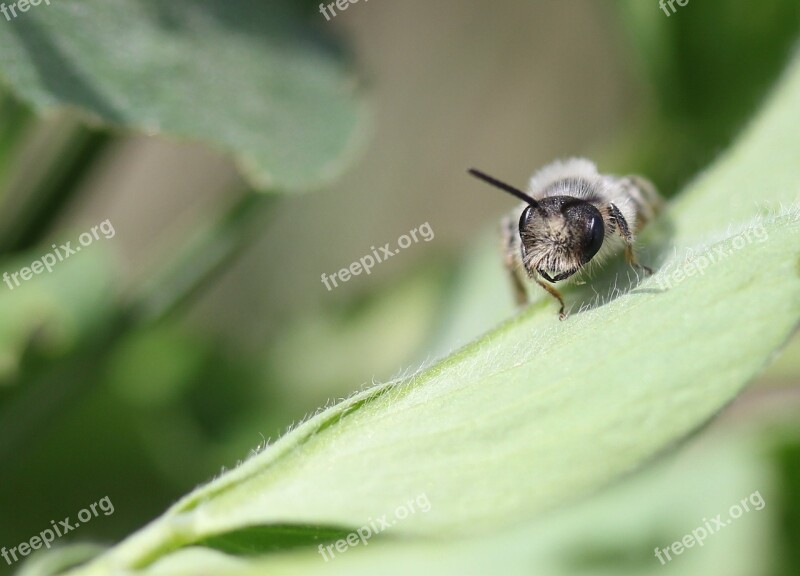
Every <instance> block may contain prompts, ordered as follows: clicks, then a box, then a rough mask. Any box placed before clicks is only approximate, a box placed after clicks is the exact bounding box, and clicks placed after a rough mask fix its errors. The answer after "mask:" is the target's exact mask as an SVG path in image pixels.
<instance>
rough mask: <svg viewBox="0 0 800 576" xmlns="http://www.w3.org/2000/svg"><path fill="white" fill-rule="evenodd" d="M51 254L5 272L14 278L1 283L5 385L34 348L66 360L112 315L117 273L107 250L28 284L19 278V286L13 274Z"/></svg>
mask: <svg viewBox="0 0 800 576" xmlns="http://www.w3.org/2000/svg"><path fill="white" fill-rule="evenodd" d="M73 243H74V242H73ZM50 251H51V249H50V248H49V247H39V248H37V249H34V250H31V251H30V252H27V253H25V254H21V255H18V256H15V257H14V258H13V259H6V260H4V261H3V264H2V267H1V268H0V274H1V273H3V272H7V273H8V274H9V276H8V281H7V282H5V281H3V282H0V382H4V381H7V380H8V379H9V378H11V377H13V376H14V375H15V374H16V372H17V369H18V367H19V363H20V359H21V357H22V355H23V353H24V352H25V351H26V350H27V349H28V347H29V346H31V345H33V346H34V347H35V349H36V351H37V352H38V353H40V354H42V355H45V356H55V355H57V354H61V353H63V352H64V351H65V350H67V349H69V348H70V347H71V346H73V345H75V344H76V343H77V341H78V340H79V339H80V338H81V337H82V336H84V335H86V334H87V333H89V332H90V331H91V330H92V329H93V328H95V327H96V326H97V325H98V323H100V322H102V321H104V320H105V319H106V317H107V315H108V314H109V313H110V312H111V309H112V306H113V304H114V297H115V295H114V292H113V290H112V272H113V268H112V266H111V264H110V261H109V260H110V258H109V254H108V253H107V252H106V250H104V248H103V247H102V245H97V246H92V248H91V249H87V250H84V251H83V252H82V253H80V254H76V255H73V256H72V257H70V261H69V264H68V265H67V264H64V263H56V264H55V265H54V266H53V268H52V270H53V271H52V272H50V273H48V272H47V270H46V269H45V270H43V272H42V273H41V274H40V275H35V276H33V277H32V278H31V279H30V280H28V281H23V280H22V278H21V277H20V276H17V278H19V279H20V285H19V286H16V284H15V282H14V279H13V274H15V273H18V272H19V270H21V269H22V268H23V267H28V268H29V267H30V266H31V263H32V262H34V261H37V260H39V259H40V258H42V256H44V255H45V254H47V253H48V252H50ZM54 258H55V257H54ZM9 283H11V286H12V287H13V289H12V288H9Z"/></svg>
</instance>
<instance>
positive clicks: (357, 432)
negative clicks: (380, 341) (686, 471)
mask: <svg viewBox="0 0 800 576" xmlns="http://www.w3.org/2000/svg"><path fill="white" fill-rule="evenodd" d="M798 98H800V60H798V61H797V63H796V65H795V66H794V67H793V69H792V71H791V74H789V75H788V76H787V78H785V80H784V82H783V84H782V85H781V86H780V89H779V90H778V91H777V93H776V94H775V96H774V98H773V99H772V101H771V102H770V105H769V106H768V108H767V110H766V112H765V113H764V114H763V115H762V116H761V118H760V119H759V120H758V121H757V122H756V123H755V124H753V125H752V126H751V128H750V129H749V130H748V132H747V133H746V134H745V135H744V136H743V138H742V140H741V142H740V143H739V144H738V145H737V146H736V147H734V148H733V149H732V150H731V151H730V152H729V153H728V154H727V155H726V156H725V157H724V158H722V159H721V160H720V161H719V162H718V163H717V164H716V165H715V166H714V167H712V168H711V169H709V171H707V172H706V173H705V174H703V175H702V177H700V178H699V179H698V180H697V181H696V183H695V184H694V185H692V186H691V187H690V188H689V189H688V190H687V191H686V192H685V193H684V195H683V196H682V197H681V198H680V199H679V200H678V201H677V202H676V203H675V204H674V205H673V206H671V207H670V209H669V213H668V214H667V215H666V216H665V220H667V221H670V220H671V221H673V223H674V230H675V236H674V238H673V242H674V245H673V246H671V247H667V248H665V249H663V251H662V257H664V256H665V255H666V257H667V258H666V261H664V262H663V265H662V266H661V268H660V269H659V271H658V273H657V274H656V275H655V276H654V277H651V278H649V279H647V280H645V281H644V282H642V283H641V284H640V285H639V287H638V288H637V289H635V290H633V291H631V292H628V293H626V294H622V295H618V296H617V297H616V298H613V299H611V300H610V301H609V302H607V303H604V304H602V305H600V304H599V303H597V302H595V303H593V302H592V301H591V300H589V301H586V302H585V303H584V307H582V309H583V308H585V310H584V311H582V312H581V313H578V314H574V315H573V316H572V317H571V318H569V319H568V320H567V321H565V322H559V321H558V319H557V316H556V313H555V306H554V305H553V303H552V302H551V301H549V300H543V301H540V303H543V305H536V304H535V305H532V306H530V307H529V308H528V309H527V310H526V311H525V312H524V313H522V314H520V315H518V316H517V317H515V318H513V319H511V320H510V321H508V322H507V323H506V324H504V325H502V326H500V327H499V328H497V329H495V330H493V331H492V332H490V333H488V334H487V335H485V336H484V337H482V338H481V339H479V340H478V341H476V342H474V343H472V344H470V345H468V346H466V347H465V348H462V349H461V350H459V351H458V352H456V353H454V354H453V355H451V356H450V357H448V358H446V359H445V360H443V361H442V362H440V363H438V364H437V365H435V366H433V367H432V368H430V369H427V370H424V371H422V372H420V373H418V374H415V375H413V376H411V377H409V378H406V379H403V380H401V381H397V382H391V383H388V384H383V385H379V386H376V387H374V388H373V389H371V390H368V391H366V392H364V393H361V394H357V395H355V396H353V397H352V398H350V399H349V400H347V401H345V402H342V403H341V404H339V405H337V406H335V407H333V408H331V409H328V410H326V411H324V412H322V413H320V414H318V415H317V416H315V417H313V418H311V419H310V420H308V421H307V422H305V423H304V424H302V425H300V426H299V427H297V428H296V429H295V430H293V431H292V432H290V433H289V434H287V435H286V436H285V437H283V438H282V439H281V440H279V441H278V442H277V443H276V444H275V445H273V446H272V447H270V448H268V449H267V450H265V451H264V452H262V453H261V454H259V455H257V456H256V457H254V458H252V459H250V460H248V461H247V462H245V463H244V464H243V465H241V466H240V467H238V468H237V469H236V470H233V471H231V472H230V473H228V474H225V475H224V476H222V477H221V478H219V479H217V480H216V481H214V482H211V483H210V484H208V485H207V486H204V487H202V488H200V489H198V490H196V491H195V492H193V493H192V494H190V495H188V496H187V497H185V498H184V499H183V500H181V501H180V502H178V503H177V504H176V505H175V506H173V507H172V508H171V509H170V510H169V511H167V513H166V514H164V516H162V517H161V518H159V519H158V520H156V521H154V522H153V523H152V524H150V525H149V526H147V527H145V528H144V529H143V530H142V531H140V532H138V533H136V534H134V535H133V536H131V537H130V538H129V539H127V540H125V541H124V542H122V543H120V544H119V545H117V546H116V547H115V548H113V549H111V550H110V551H109V552H108V553H107V554H105V555H103V556H101V557H100V558H98V559H97V560H95V561H93V562H91V563H89V564H88V565H87V566H85V567H84V568H83V569H79V570H78V571H76V572H75V573H76V574H107V573H111V572H113V571H116V570H124V569H129V568H142V567H145V566H148V565H150V564H152V563H153V562H155V561H157V560H159V559H162V558H165V557H167V556H169V554H170V553H172V552H174V551H175V550H176V549H180V548H183V547H186V546H189V545H191V544H193V543H199V542H202V541H204V540H207V539H209V538H211V537H222V536H225V539H226V545H227V546H228V549H229V548H230V545H231V538H232V535H234V534H235V533H237V532H241V533H247V534H248V535H250V534H251V533H250V532H248V531H249V530H250V529H251V528H253V527H257V526H271V525H272V526H275V525H286V524H287V523H291V524H294V525H295V526H297V527H298V528H299V527H317V528H323V527H337V528H338V527H350V528H351V529H356V528H357V527H359V526H363V525H365V524H367V523H368V522H369V521H370V519H371V518H377V517H380V516H381V515H383V514H389V513H391V511H392V510H396V509H397V507H399V506H403V505H404V504H405V503H406V502H408V501H409V499H414V498H415V497H418V496H419V495H421V494H424V495H425V496H426V499H427V500H429V502H430V510H429V511H428V512H426V513H424V514H414V515H412V516H409V517H408V518H406V519H405V520H404V521H403V522H398V523H397V525H396V526H393V528H392V530H391V534H392V535H393V536H395V537H396V536H403V535H406V536H410V535H417V536H423V535H424V536H432V535H436V536H439V537H443V536H455V535H467V534H485V533H487V532H491V531H493V530H496V529H498V528H500V527H503V526H509V525H515V524H519V523H521V522H523V521H527V520H529V519H531V518H532V517H534V516H536V515H537V514H541V513H542V512H544V511H545V510H548V509H551V508H554V507H556V506H558V505H560V504H564V503H567V502H571V501H575V500H576V499H578V498H580V497H581V496H583V495H586V494H587V493H589V492H591V491H594V490H597V489H598V488H599V487H601V486H604V485H606V484H608V483H609V482H611V481H612V480H614V479H617V478H619V477H620V476H621V475H624V474H626V473H628V472H630V471H631V470H633V469H635V468H637V467H639V466H641V465H642V464H643V463H644V462H646V461H648V460H649V459H651V458H653V456H654V455H656V454H658V453H659V452H661V451H663V450H665V449H666V448H667V447H669V446H671V445H674V444H675V443H677V442H680V441H681V440H682V439H684V438H686V437H687V435H689V434H691V433H692V432H694V431H695V430H697V429H698V428H700V427H702V426H703V425H704V424H705V423H706V422H708V421H709V420H710V419H711V418H712V417H713V416H714V415H715V414H716V413H718V412H719V411H720V410H721V409H722V408H723V407H725V406H726V405H727V404H728V403H729V402H730V401H731V400H732V399H733V398H734V397H735V396H736V395H737V394H738V393H739V392H740V391H741V390H742V388H743V387H744V385H745V384H746V383H747V382H748V381H749V380H750V379H751V378H752V377H753V376H754V375H755V374H756V373H758V372H759V371H760V370H761V369H762V367H763V365H764V364H765V362H766V361H767V359H768V358H769V357H770V356H771V355H772V354H773V353H774V351H775V350H776V349H777V348H779V347H780V346H781V345H782V344H783V343H785V342H786V340H787V339H788V338H789V336H790V334H791V333H792V332H793V330H794V329H795V327H796V325H797V322H798V319H799V318H800V248H799V247H798V243H797V238H798V234H800V217H799V216H798V215H799V214H800V212H798V210H797V209H795V210H794V211H789V212H783V211H780V212H779V211H778V203H781V202H783V203H791V202H793V201H795V200H796V199H797V198H798V192H800V165H798V163H797V161H796V159H797V157H798V155H800V108H798V107H797V106H796V102H797V101H798ZM754 190H758V191H759V193H760V195H759V198H760V200H761V201H762V202H772V203H774V207H773V208H772V211H771V212H769V213H768V214H767V215H760V214H759V210H758V208H757V207H755V206H754V204H753V193H754ZM742 231H743V232H742ZM753 234H755V236H754V235H753ZM673 252H674V255H673V256H669V255H670V254H672V253H673ZM711 254H714V255H716V257H715V259H714V260H713V261H711V262H710V263H709V265H708V267H707V269H705V270H704V271H701V272H698V271H697V267H696V265H697V260H698V259H699V258H701V257H704V258H706V260H709V259H710V255H711ZM765 270H767V271H769V281H768V282H764V281H763V275H764V271H765ZM665 282H666V283H667V287H666V288H665V287H664V285H663V284H664V283H665ZM616 294H618V291H616V290H615V291H613V292H612V295H616ZM593 304H594V305H593ZM262 544H263V549H264V550H268V549H269V548H270V545H271V544H272V543H270V542H268V541H265V542H263V543H262ZM309 544H315V541H314V540H310V541H309ZM248 545H250V546H252V540H251V539H248ZM173 568H175V570H174V573H178V572H179V570H178V569H179V568H180V563H179V562H178V563H177V564H173ZM373 568H374V567H373Z"/></svg>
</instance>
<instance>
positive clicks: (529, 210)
mask: <svg viewBox="0 0 800 576" xmlns="http://www.w3.org/2000/svg"><path fill="white" fill-rule="evenodd" d="M531 220H533V206H526V207H525V210H523V211H522V215H521V216H520V217H519V233H520V236H521V235H522V234H523V233H524V232H525V230H526V229H527V228H528V226H530V224H531Z"/></svg>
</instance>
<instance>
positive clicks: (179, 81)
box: [0, 0, 364, 191]
mask: <svg viewBox="0 0 800 576" xmlns="http://www.w3.org/2000/svg"><path fill="white" fill-rule="evenodd" d="M296 4H297V3H295V2H290V1H281V2H274V1H273V2H263V1H259V0H237V1H236V2H226V1H225V0H191V1H190V0H172V1H170V2H162V1H160V0H158V1H152V0H75V1H70V2H61V1H58V2H53V3H52V4H50V5H49V6H48V5H47V4H45V3H41V4H39V5H38V6H35V7H33V6H31V7H30V9H29V10H28V11H26V12H24V13H22V12H18V16H17V17H16V18H14V19H12V20H10V21H6V19H5V18H2V19H0V76H2V78H3V79H4V81H5V82H6V83H8V84H9V85H10V87H11V88H12V89H13V90H14V91H15V92H16V93H17V94H18V95H19V96H20V97H22V98H23V99H24V100H25V101H26V102H28V103H29V104H31V105H32V106H33V107H34V109H35V110H36V111H38V112H40V113H47V112H49V111H51V110H52V109H54V108H62V107H70V108H77V109H78V110H79V111H81V112H82V113H83V114H85V115H88V116H89V117H90V118H91V119H93V120H95V121H99V122H101V123H103V124H110V125H112V126H119V127H123V128H131V129H133V130H137V131H140V132H144V133H146V134H165V135H168V136H172V137H178V138H182V139H188V140H198V141H201V142H204V143H207V144H209V145H210V146H212V147H214V148H217V149H219V150H221V151H223V152H225V153H227V154H230V155H231V156H232V157H233V158H234V159H235V160H236V162H237V163H238V164H239V166H240V167H241V168H242V169H243V171H244V173H245V175H246V176H247V177H248V179H249V180H250V182H251V183H252V185H253V186H255V187H256V188H259V189H262V190H268V189H269V190H276V189H277V190H279V191H296V190H303V189H306V188H308V187H311V186H318V185H320V184H321V183H324V182H325V181H327V180H329V179H331V178H332V177H334V176H335V175H337V174H338V172H339V171H340V170H341V169H342V166H343V164H344V161H345V160H347V159H348V158H350V157H351V156H353V153H354V151H355V148H356V147H357V145H358V143H359V141H360V138H361V136H362V133H363V131H364V130H363V128H364V126H363V122H362V120H363V118H362V110H361V104H360V102H359V97H358V96H357V93H356V88H357V86H356V82H355V79H354V78H353V76H352V74H351V72H350V71H349V70H348V69H347V67H346V66H345V64H344V63H343V61H342V58H341V54H340V52H339V51H338V50H336V49H334V48H333V47H332V46H331V45H330V43H328V42H326V41H324V40H323V39H322V38H321V37H320V34H319V33H318V32H319V31H318V30H317V31H315V30H313V28H312V26H311V24H310V23H307V22H305V21H304V20H303V18H302V15H301V14H300V13H299V10H298V9H297V8H296Z"/></svg>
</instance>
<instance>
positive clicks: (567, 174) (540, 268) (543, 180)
mask: <svg viewBox="0 0 800 576" xmlns="http://www.w3.org/2000/svg"><path fill="white" fill-rule="evenodd" d="M469 173H470V174H471V175H472V176H475V177H476V178H479V179H480V180H483V181H484V182H487V183H488V184H491V185H492V186H495V187H497V188H500V189H501V190H504V191H505V192H508V193H509V194H511V195H512V196H515V197H517V198H519V199H520V200H522V204H521V205H520V206H518V207H517V208H516V209H515V210H514V211H513V212H511V214H509V215H508V216H506V217H505V218H503V220H502V222H501V231H502V237H503V252H504V263H505V266H506V268H507V269H508V271H509V275H510V277H511V282H512V286H513V288H514V294H515V297H516V301H517V304H519V305H524V304H526V303H527V302H528V292H527V290H526V287H525V286H526V285H525V277H527V278H528V279H530V280H533V281H534V282H535V283H536V284H538V285H539V286H541V287H542V288H544V290H546V291H547V292H548V293H549V294H550V295H551V296H553V297H554V298H555V299H556V300H558V302H559V304H560V309H559V312H558V315H559V318H560V319H562V320H563V319H564V318H565V317H566V314H565V313H564V298H563V297H562V296H561V293H560V292H559V291H558V289H556V287H555V286H554V284H555V283H556V282H561V281H563V280H575V279H577V278H580V277H581V274H582V273H584V272H585V271H586V270H587V268H588V266H589V264H590V263H594V264H596V265H600V264H602V262H603V261H604V260H605V259H606V258H608V257H610V256H613V255H614V254H617V253H619V252H621V251H622V252H624V254H625V259H626V260H627V262H628V263H629V264H631V265H632V266H635V267H637V268H640V269H641V270H643V271H644V272H645V273H646V274H652V270H651V269H650V268H648V267H647V266H643V265H642V264H640V263H639V262H638V261H637V259H636V255H635V254H634V250H633V248H634V243H635V240H636V234H637V233H638V232H640V231H641V230H642V228H643V227H644V226H645V225H646V224H647V223H648V222H649V221H651V220H652V219H653V218H654V217H655V216H656V214H657V213H658V212H659V210H660V208H661V206H662V204H663V202H662V200H661V197H660V196H659V194H658V192H657V191H656V188H655V186H653V184H651V183H650V182H649V181H648V180H646V179H644V178H642V177H641V176H613V175H604V174H600V173H598V171H597V167H596V166H595V165H594V163H593V162H591V161H589V160H586V159H584V158H571V159H569V160H565V161H556V162H553V163H551V164H548V165H547V166H545V167H544V168H542V169H540V170H539V171H538V172H536V173H535V174H534V175H533V177H532V178H531V180H530V183H529V185H528V192H527V193H526V192H523V191H522V190H519V189H518V188H514V187H513V186H510V185H509V184H506V183H505V182H501V181H500V180H497V179H496V178H493V177H491V176H489V175H487V174H485V173H483V172H481V171H479V170H475V169H474V168H473V169H470V170H469Z"/></svg>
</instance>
